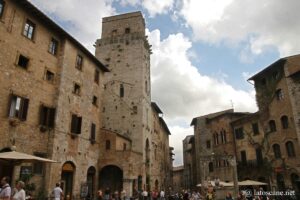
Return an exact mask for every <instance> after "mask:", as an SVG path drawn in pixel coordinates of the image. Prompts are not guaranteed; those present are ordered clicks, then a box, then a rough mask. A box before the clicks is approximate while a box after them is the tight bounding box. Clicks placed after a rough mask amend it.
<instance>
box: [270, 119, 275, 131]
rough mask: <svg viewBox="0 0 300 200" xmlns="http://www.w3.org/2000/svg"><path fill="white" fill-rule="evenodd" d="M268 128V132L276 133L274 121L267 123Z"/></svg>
mask: <svg viewBox="0 0 300 200" xmlns="http://www.w3.org/2000/svg"><path fill="white" fill-rule="evenodd" d="M269 128H270V132H275V131H276V123H275V121H274V120H270V121H269Z"/></svg>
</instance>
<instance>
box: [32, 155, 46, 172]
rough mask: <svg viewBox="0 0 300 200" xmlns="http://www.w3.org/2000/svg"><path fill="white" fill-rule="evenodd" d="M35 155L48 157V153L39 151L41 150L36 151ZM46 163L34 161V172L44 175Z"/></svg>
mask: <svg viewBox="0 0 300 200" xmlns="http://www.w3.org/2000/svg"><path fill="white" fill-rule="evenodd" d="M34 155H35V156H38V157H41V158H46V157H47V156H46V154H45V153H39V152H35V153H34ZM44 166H45V165H44V163H43V162H34V164H33V173H34V174H36V175H43V172H44Z"/></svg>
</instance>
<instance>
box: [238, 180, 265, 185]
mask: <svg viewBox="0 0 300 200" xmlns="http://www.w3.org/2000/svg"><path fill="white" fill-rule="evenodd" d="M238 185H239V186H252V185H268V184H267V183H263V182H259V181H253V180H245V181H241V182H238Z"/></svg>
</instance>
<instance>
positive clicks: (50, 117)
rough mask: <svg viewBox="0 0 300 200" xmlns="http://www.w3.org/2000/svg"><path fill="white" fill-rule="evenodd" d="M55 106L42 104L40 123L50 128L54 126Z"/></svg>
mask: <svg viewBox="0 0 300 200" xmlns="http://www.w3.org/2000/svg"><path fill="white" fill-rule="evenodd" d="M54 119H55V108H49V107H46V106H44V105H41V108H40V125H41V126H45V127H48V128H53V127H54Z"/></svg>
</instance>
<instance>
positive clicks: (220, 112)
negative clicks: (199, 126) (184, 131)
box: [191, 109, 233, 126]
mask: <svg viewBox="0 0 300 200" xmlns="http://www.w3.org/2000/svg"><path fill="white" fill-rule="evenodd" d="M224 113H233V109H228V110H223V111H219V112H215V113H210V114H207V115H203V116H199V117H195V118H193V120H192V122H191V126H193V125H195V123H196V121H197V119H199V118H206V119H210V118H213V117H216V116H218V115H222V114H224Z"/></svg>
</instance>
